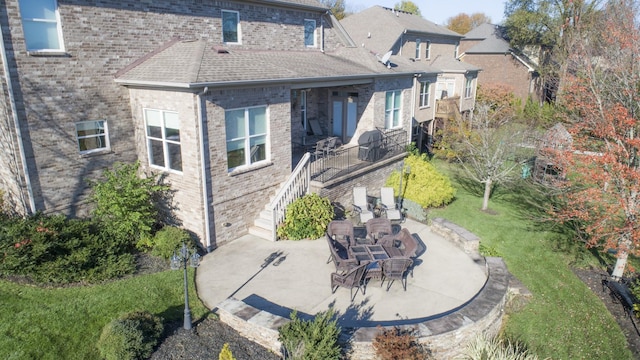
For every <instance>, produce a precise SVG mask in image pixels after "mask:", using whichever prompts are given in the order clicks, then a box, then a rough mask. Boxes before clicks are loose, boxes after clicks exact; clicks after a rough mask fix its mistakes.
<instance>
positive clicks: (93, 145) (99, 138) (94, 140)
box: [76, 120, 109, 154]
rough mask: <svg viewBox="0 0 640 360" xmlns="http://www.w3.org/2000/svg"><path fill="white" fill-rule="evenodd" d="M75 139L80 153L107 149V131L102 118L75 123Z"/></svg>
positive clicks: (105, 123)
mask: <svg viewBox="0 0 640 360" xmlns="http://www.w3.org/2000/svg"><path fill="white" fill-rule="evenodd" d="M76 140H77V141H78V150H79V151H80V154H89V153H92V152H97V151H101V150H108V149H109V132H108V131H107V122H106V121H104V120H95V121H81V122H78V123H76Z"/></svg>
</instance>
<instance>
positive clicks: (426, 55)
mask: <svg viewBox="0 0 640 360" xmlns="http://www.w3.org/2000/svg"><path fill="white" fill-rule="evenodd" d="M425 43H426V46H425V51H424V58H425V60H430V59H431V40H427V41H425Z"/></svg>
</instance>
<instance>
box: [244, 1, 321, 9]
mask: <svg viewBox="0 0 640 360" xmlns="http://www.w3.org/2000/svg"><path fill="white" fill-rule="evenodd" d="M254 1H256V2H261V3H265V4H273V5H280V6H282V5H284V6H287V5H288V6H291V5H294V6H296V7H306V8H312V9H313V8H315V9H323V10H328V8H327V7H326V6H325V5H324V4H322V3H321V2H320V1H318V0H254Z"/></svg>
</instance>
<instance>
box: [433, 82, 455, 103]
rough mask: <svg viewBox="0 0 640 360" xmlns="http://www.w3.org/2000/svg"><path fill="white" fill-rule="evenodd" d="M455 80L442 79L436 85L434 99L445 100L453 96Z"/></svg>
mask: <svg viewBox="0 0 640 360" xmlns="http://www.w3.org/2000/svg"><path fill="white" fill-rule="evenodd" d="M455 88H456V80H455V79H447V78H443V79H441V80H438V82H437V83H436V99H446V98H448V97H452V96H454V95H455V93H454V91H455Z"/></svg>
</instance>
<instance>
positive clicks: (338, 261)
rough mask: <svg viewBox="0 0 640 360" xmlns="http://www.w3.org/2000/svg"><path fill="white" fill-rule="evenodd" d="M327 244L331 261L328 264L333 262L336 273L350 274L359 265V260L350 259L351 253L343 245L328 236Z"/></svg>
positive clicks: (328, 260)
mask: <svg viewBox="0 0 640 360" xmlns="http://www.w3.org/2000/svg"><path fill="white" fill-rule="evenodd" d="M327 243H328V244H329V259H327V264H328V263H330V262H331V261H333V264H334V265H335V267H336V271H340V272H343V273H344V272H348V271H349V270H351V269H353V268H354V267H356V266H357V265H358V260H356V259H352V258H349V251H348V250H347V248H345V247H343V246H342V244H340V243H339V242H337V241H335V240H333V239H332V238H331V236H329V234H327Z"/></svg>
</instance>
